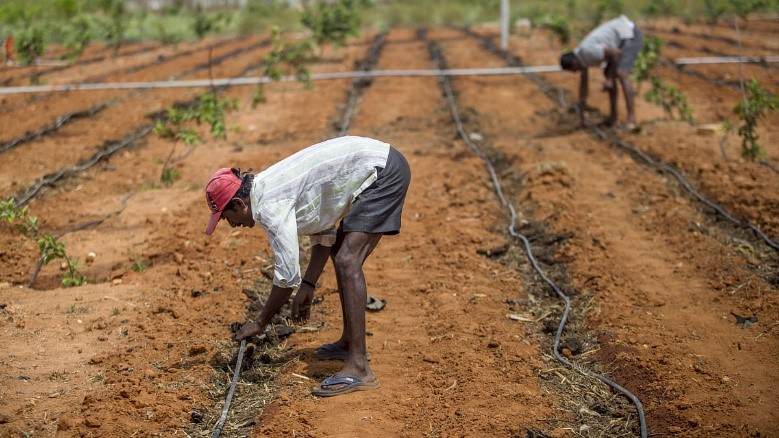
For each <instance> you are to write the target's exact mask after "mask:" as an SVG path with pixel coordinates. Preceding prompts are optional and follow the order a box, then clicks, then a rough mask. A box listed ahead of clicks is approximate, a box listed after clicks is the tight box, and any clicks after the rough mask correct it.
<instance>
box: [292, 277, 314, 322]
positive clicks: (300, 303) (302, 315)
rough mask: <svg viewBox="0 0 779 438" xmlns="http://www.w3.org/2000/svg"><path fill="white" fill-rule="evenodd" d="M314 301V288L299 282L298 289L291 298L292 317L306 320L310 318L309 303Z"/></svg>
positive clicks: (297, 319)
mask: <svg viewBox="0 0 779 438" xmlns="http://www.w3.org/2000/svg"><path fill="white" fill-rule="evenodd" d="M313 301H314V289H313V288H312V287H311V286H309V285H307V284H305V283H304V284H301V285H300V289H298V292H297V293H296V294H295V298H294V299H293V300H292V319H294V320H296V321H307V320H309V319H310V318H311V303H312V302H313Z"/></svg>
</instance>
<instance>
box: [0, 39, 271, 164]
mask: <svg viewBox="0 0 779 438" xmlns="http://www.w3.org/2000/svg"><path fill="white" fill-rule="evenodd" d="M267 45H270V40H263V41H261V42H259V43H256V44H254V45H252V46H249V47H244V48H242V49H236V50H234V51H232V52H230V53H227V54H225V55H222V56H220V57H217V58H214V59H212V60H211V61H210V62H205V63H201V64H198V65H196V66H195V67H192V68H190V69H189V70H186V71H183V72H179V73H177V74H176V75H175V76H174V77H173V78H174V79H178V78H181V77H184V76H187V75H190V74H192V73H195V72H197V71H200V70H203V69H204V68H210V67H212V66H213V65H215V64H221V63H222V62H223V61H224V60H226V59H229V58H231V57H233V56H238V55H240V54H241V53H243V52H245V51H250V50H255V49H259V48H262V47H265V46H267ZM212 48H213V46H211V47H209V50H211V49H212ZM148 91H149V90H141V91H136V92H130V93H128V94H127V95H126V97H136V96H138V95H141V94H143V93H146V92H148ZM123 101H125V98H116V99H111V100H109V101H106V102H101V103H99V104H97V105H95V106H93V107H92V108H89V109H86V110H82V111H76V112H72V113H68V114H64V115H61V116H58V117H57V120H56V121H55V122H54V123H52V124H51V125H49V126H46V127H43V128H40V129H38V130H36V131H28V132H27V133H25V134H24V135H21V136H19V137H16V138H14V139H11V140H8V141H6V142H4V143H0V152H5V151H7V150H9V149H11V148H13V147H16V146H18V145H20V144H23V143H26V142H29V141H32V140H35V139H37V138H40V137H43V136H46V135H50V134H53V133H54V132H56V131H58V130H59V129H60V128H62V127H63V126H65V125H66V124H68V123H70V122H73V121H75V120H77V119H81V118H88V117H93V116H95V115H97V114H98V113H99V112H101V111H103V110H105V109H107V108H110V107H112V106H115V105H117V104H119V103H122V102H123Z"/></svg>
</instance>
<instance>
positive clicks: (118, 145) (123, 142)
mask: <svg viewBox="0 0 779 438" xmlns="http://www.w3.org/2000/svg"><path fill="white" fill-rule="evenodd" d="M269 44H270V40H263V41H261V42H259V43H256V44H253V45H252V46H250V47H246V48H243V49H238V50H236V51H233V52H230V53H229V54H226V55H223V56H220V57H217V58H214V59H213V60H211V61H210V62H208V63H205V64H201V65H200V66H198V67H196V68H194V69H192V70H191V71H195V70H197V69H198V68H203V67H208V66H210V65H213V63H214V62H217V63H219V62H222V61H224V60H225V59H227V58H229V57H231V56H233V55H236V54H237V53H242V52H244V51H249V50H254V49H255V48H259V47H263V46H266V45H269ZM253 68H254V66H251V67H249V68H246V69H244V71H243V73H242V74H245V73H246V72H247V71H250V70H251V69H253ZM226 88H228V86H224V87H220V89H226ZM198 99H199V98H195V99H193V100H191V101H190V102H189V103H188V104H184V105H183V106H187V105H190V106H191V105H194V104H195V103H196V102H197V101H198ZM152 116H153V114H152ZM154 126H155V123H151V124H149V125H147V126H144V127H142V128H139V129H137V130H136V131H135V132H133V133H131V134H129V135H127V136H126V137H124V138H122V139H120V140H114V141H107V142H104V143H103V148H102V150H101V151H100V152H98V153H97V154H95V155H93V156H92V158H90V159H89V160H87V161H85V162H83V163H81V164H78V165H76V166H68V167H65V168H63V169H60V170H59V171H57V172H55V173H53V174H49V175H46V176H44V177H43V178H41V179H40V180H39V181H38V182H36V183H35V184H34V185H33V186H32V187H31V188H29V189H28V190H27V191H26V192H25V194H24V195H23V196H22V197H20V198H19V199H18V200H16V201H15V202H14V208H19V207H21V206H22V205H24V204H25V203H27V202H28V201H29V200H30V199H32V197H33V196H35V195H36V194H37V193H38V192H39V191H40V189H42V188H43V187H44V186H48V185H52V184H53V183H54V182H56V181H58V180H59V179H60V178H62V177H64V176H66V175H69V174H72V173H78V172H81V171H84V170H86V169H88V168H90V167H92V166H94V165H95V164H96V163H97V162H99V161H100V160H102V159H103V158H106V157H110V156H111V155H113V154H114V153H116V152H117V151H118V150H120V149H122V148H124V147H126V146H128V145H129V144H130V143H132V142H134V141H136V140H138V139H140V138H143V137H145V136H146V135H148V134H149V133H150V132H151V131H152V130H153V129H154Z"/></svg>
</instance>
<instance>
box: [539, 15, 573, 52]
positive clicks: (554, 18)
mask: <svg viewBox="0 0 779 438" xmlns="http://www.w3.org/2000/svg"><path fill="white" fill-rule="evenodd" d="M532 23H533V26H535V27H540V28H544V29H548V30H549V32H551V33H552V35H554V36H556V37H557V39H558V40H559V41H560V44H562V45H566V44H568V43H569V42H570V41H571V21H570V20H569V19H568V18H566V17H565V16H563V15H547V14H544V15H539V16H538V17H536V18H534V19H533V22H532Z"/></svg>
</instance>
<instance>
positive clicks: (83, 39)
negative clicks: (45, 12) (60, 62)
mask: <svg viewBox="0 0 779 438" xmlns="http://www.w3.org/2000/svg"><path fill="white" fill-rule="evenodd" d="M90 28H91V25H90V24H89V20H88V19H87V18H86V17H85V16H83V15H79V16H77V17H76V18H75V19H73V20H72V21H71V22H70V23H69V24H68V25H67V26H66V28H65V29H66V30H65V42H64V46H65V48H67V49H68V50H69V51H68V52H67V53H65V54H64V55H62V56H61V57H60V58H61V59H75V58H78V57H79V56H81V54H82V53H83V52H84V49H85V48H86V47H87V45H88V44H89V42H90V41H91V38H92V35H91V30H90Z"/></svg>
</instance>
